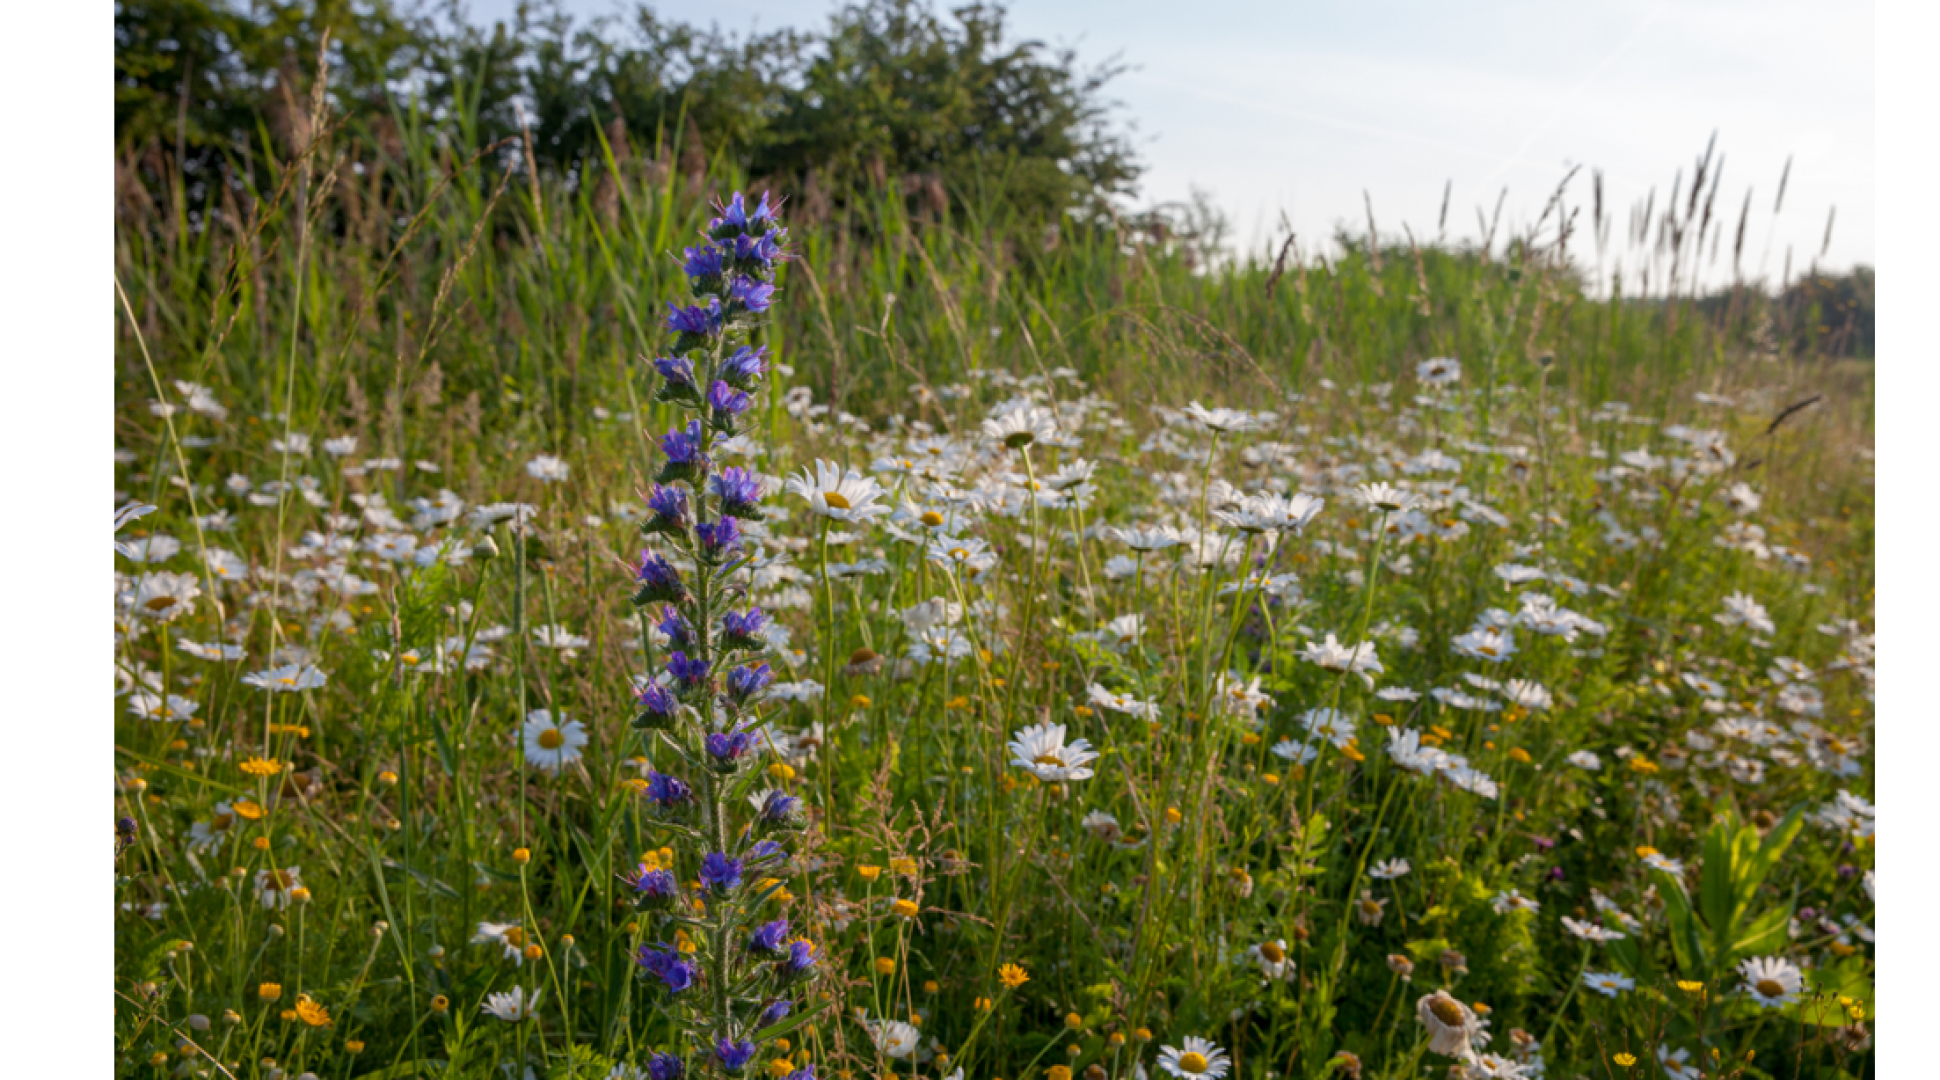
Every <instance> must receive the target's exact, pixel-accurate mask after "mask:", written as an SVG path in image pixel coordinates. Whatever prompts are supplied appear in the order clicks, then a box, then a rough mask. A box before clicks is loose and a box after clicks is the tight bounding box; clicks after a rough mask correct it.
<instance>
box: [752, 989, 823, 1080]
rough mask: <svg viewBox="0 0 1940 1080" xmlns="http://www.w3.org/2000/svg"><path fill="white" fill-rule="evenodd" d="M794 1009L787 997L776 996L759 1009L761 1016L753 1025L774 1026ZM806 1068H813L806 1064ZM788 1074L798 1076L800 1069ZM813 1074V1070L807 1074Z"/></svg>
mask: <svg viewBox="0 0 1940 1080" xmlns="http://www.w3.org/2000/svg"><path fill="white" fill-rule="evenodd" d="M794 1011H795V1003H794V1002H792V1001H790V1000H788V999H787V998H776V999H775V1000H773V1001H770V1002H769V1003H768V1007H767V1008H765V1009H762V1010H761V1016H760V1017H759V1018H758V1019H756V1020H755V1022H754V1026H755V1027H756V1028H766V1027H774V1026H775V1025H776V1024H779V1023H781V1022H782V1021H783V1020H786V1019H788V1014H789V1013H791V1012H794ZM807 1068H809V1069H810V1070H813V1069H814V1066H812V1065H811V1066H807ZM789 1075H790V1076H800V1075H801V1070H800V1069H797V1070H795V1071H794V1072H792V1073H790V1074H789ZM814 1075H815V1074H814V1072H813V1071H811V1072H810V1073H809V1076H811V1077H813V1076H814Z"/></svg>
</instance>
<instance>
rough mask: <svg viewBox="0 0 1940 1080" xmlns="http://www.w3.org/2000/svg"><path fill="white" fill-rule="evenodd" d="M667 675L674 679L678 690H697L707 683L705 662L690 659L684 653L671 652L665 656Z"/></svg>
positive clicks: (697, 658)
mask: <svg viewBox="0 0 1940 1080" xmlns="http://www.w3.org/2000/svg"><path fill="white" fill-rule="evenodd" d="M667 674H669V675H672V676H673V677H674V683H675V685H676V687H677V688H678V689H683V690H695V689H699V688H700V687H701V686H703V685H705V684H706V683H707V661H705V660H702V659H700V658H699V657H694V658H691V659H690V658H689V657H688V655H687V654H686V653H684V652H679V651H675V652H671V653H669V654H667Z"/></svg>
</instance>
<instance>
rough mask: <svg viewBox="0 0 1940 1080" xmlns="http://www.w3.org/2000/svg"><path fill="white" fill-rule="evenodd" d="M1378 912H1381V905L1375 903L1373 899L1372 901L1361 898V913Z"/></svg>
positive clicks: (1372, 913)
mask: <svg viewBox="0 0 1940 1080" xmlns="http://www.w3.org/2000/svg"><path fill="white" fill-rule="evenodd" d="M1380 913H1381V905H1380V904H1377V903H1375V902H1374V901H1372V900H1363V901H1361V914H1363V915H1379V914H1380Z"/></svg>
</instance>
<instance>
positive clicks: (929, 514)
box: [922, 510, 943, 529]
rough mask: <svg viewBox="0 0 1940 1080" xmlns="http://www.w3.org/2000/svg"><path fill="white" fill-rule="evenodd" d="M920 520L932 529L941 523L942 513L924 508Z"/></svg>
mask: <svg viewBox="0 0 1940 1080" xmlns="http://www.w3.org/2000/svg"><path fill="white" fill-rule="evenodd" d="M922 522H923V524H925V525H928V526H929V527H930V528H932V529H934V528H936V527H937V526H938V525H941V524H943V515H942V514H939V513H937V512H936V511H934V510H925V511H923V517H922Z"/></svg>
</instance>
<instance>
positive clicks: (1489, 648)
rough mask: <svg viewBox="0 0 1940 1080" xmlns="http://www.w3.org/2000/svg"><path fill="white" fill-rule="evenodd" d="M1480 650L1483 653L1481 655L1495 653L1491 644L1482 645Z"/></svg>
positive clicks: (1492, 654)
mask: <svg viewBox="0 0 1940 1080" xmlns="http://www.w3.org/2000/svg"><path fill="white" fill-rule="evenodd" d="M1480 652H1481V653H1482V655H1483V656H1494V655H1495V646H1493V645H1484V646H1482V648H1481V650H1480Z"/></svg>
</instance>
